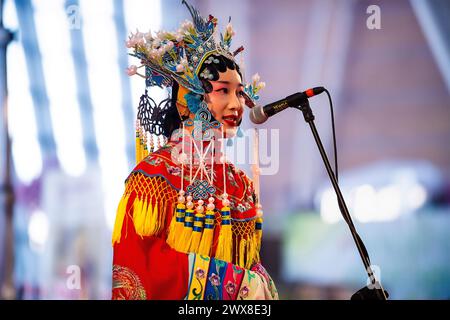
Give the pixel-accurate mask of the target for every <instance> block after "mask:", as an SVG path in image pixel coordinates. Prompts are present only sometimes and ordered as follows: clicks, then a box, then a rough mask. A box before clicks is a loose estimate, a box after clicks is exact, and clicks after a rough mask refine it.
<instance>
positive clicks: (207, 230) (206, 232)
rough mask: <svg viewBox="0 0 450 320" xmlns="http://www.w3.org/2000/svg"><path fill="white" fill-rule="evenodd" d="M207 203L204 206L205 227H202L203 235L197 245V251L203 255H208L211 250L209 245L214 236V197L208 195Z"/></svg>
mask: <svg viewBox="0 0 450 320" xmlns="http://www.w3.org/2000/svg"><path fill="white" fill-rule="evenodd" d="M208 201H209V203H208V205H207V206H206V209H207V210H206V216H205V227H204V228H203V235H202V239H201V241H200V245H199V246H198V250H197V253H198V254H201V255H203V256H209V255H210V252H211V246H212V242H213V238H214V223H215V214H214V208H215V206H214V198H213V197H210V198H209V199H208Z"/></svg>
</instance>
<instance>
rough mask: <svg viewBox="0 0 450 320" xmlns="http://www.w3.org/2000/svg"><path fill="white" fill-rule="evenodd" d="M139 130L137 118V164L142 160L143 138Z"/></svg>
mask: <svg viewBox="0 0 450 320" xmlns="http://www.w3.org/2000/svg"><path fill="white" fill-rule="evenodd" d="M139 132H140V125H139V120H136V140H135V143H136V144H135V157H136V164H139V162H141V138H140V134H139Z"/></svg>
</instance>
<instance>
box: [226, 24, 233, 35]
mask: <svg viewBox="0 0 450 320" xmlns="http://www.w3.org/2000/svg"><path fill="white" fill-rule="evenodd" d="M226 30H227V32H228V33H233V25H232V24H231V22H229V23H228V24H227V29H226Z"/></svg>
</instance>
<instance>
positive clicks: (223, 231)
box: [215, 193, 233, 263]
mask: <svg viewBox="0 0 450 320" xmlns="http://www.w3.org/2000/svg"><path fill="white" fill-rule="evenodd" d="M222 205H223V207H222V209H221V210H220V213H221V216H222V222H221V223H220V233H219V240H218V243H217V249H216V255H215V257H216V259H219V260H224V261H226V262H230V263H231V262H232V256H233V237H232V235H233V234H232V230H231V216H230V207H229V205H230V200H228V194H226V193H224V194H223V200H222Z"/></svg>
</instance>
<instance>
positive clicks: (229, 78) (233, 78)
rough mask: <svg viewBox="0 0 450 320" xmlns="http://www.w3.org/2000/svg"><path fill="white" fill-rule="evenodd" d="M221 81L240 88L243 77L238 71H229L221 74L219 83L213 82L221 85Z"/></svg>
mask: <svg viewBox="0 0 450 320" xmlns="http://www.w3.org/2000/svg"><path fill="white" fill-rule="evenodd" d="M220 81H224V82H227V83H225V84H228V85H235V86H240V85H242V80H241V76H240V75H239V73H238V72H237V71H236V70H231V69H227V71H225V72H219V79H218V80H217V81H211V82H212V83H213V84H214V83H220Z"/></svg>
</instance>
